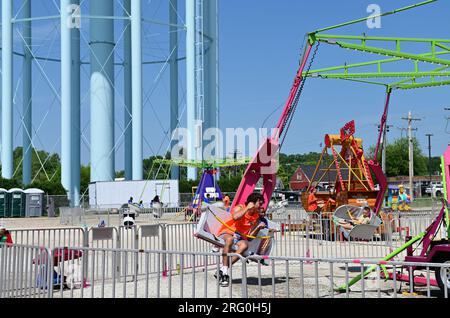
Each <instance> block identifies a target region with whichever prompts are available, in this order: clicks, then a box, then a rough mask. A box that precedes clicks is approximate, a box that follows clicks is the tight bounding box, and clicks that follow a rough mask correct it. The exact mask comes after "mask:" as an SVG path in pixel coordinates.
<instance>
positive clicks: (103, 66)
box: [89, 0, 115, 182]
mask: <svg viewBox="0 0 450 318" xmlns="http://www.w3.org/2000/svg"><path fill="white" fill-rule="evenodd" d="M89 6H90V15H91V16H97V17H98V16H108V17H112V16H113V15H114V1H111V0H95V1H89ZM90 37H91V39H90V40H91V41H90V47H91V182H95V181H113V180H114V179H115V164H114V154H115V152H114V123H115V122H114V88H113V87H114V86H113V85H114V52H113V51H114V45H115V43H114V20H113V19H98V18H95V19H91V20H90Z"/></svg>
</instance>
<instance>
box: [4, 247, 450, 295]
mask: <svg viewBox="0 0 450 318" xmlns="http://www.w3.org/2000/svg"><path fill="white" fill-rule="evenodd" d="M140 255H142V257H140ZM233 256H237V257H238V258H239V261H238V262H237V263H236V264H235V265H234V266H233V267H231V268H230V272H229V275H230V285H229V286H228V287H226V288H223V287H220V285H219V281H218V280H217V279H216V278H215V277H214V274H215V273H217V272H218V271H219V268H220V264H221V261H222V256H221V255H220V254H210V253H200V252H183V251H161V250H133V249H106V248H86V247H56V248H54V249H52V250H49V249H46V248H40V247H33V246H23V245H12V246H6V245H2V246H1V247H0V297H4V298H5V297H9V298H12V297H41V298H42V297H54V298H99V297H100V298H121V297H123V298H133V297H134V298H196V297H202V298H207V297H214V298H224V297H230V298H275V297H281V298H292V297H295V298H319V297H322V298H323V297H325V298H397V297H418V298H430V297H444V298H448V297H449V295H448V288H445V289H444V290H443V293H441V292H440V291H439V289H438V287H436V286H434V285H436V282H435V281H434V279H435V274H434V272H440V271H441V270H442V271H447V273H446V275H445V274H444V275H443V276H445V277H448V275H449V273H450V264H448V263H446V264H430V263H406V262H378V261H375V260H367V259H340V258H306V257H275V256H271V257H260V256H251V257H248V258H243V257H242V256H240V255H236V254H229V255H228V257H233ZM208 258H215V265H208V264H207V262H206V261H203V262H198V261H197V259H208ZM86 260H88V261H86ZM118 260H122V266H124V268H125V272H130V273H131V274H130V276H131V277H133V279H132V280H129V279H123V276H122V275H121V273H120V272H118V271H117V270H116V265H117V261H118ZM124 260H126V261H124ZM133 260H134V263H133ZM164 260H166V262H164ZM260 260H264V261H265V264H266V265H267V266H264V265H263V264H262V263H261V262H260ZM188 261H189V262H190V264H192V265H193V266H191V267H189V268H186V266H185V264H186V263H187V262H188ZM178 262H179V263H178ZM136 263H138V264H139V268H138V267H136V266H134V264H136ZM108 264H112V265H111V266H109V265H108ZM199 264H201V265H199ZM372 265H374V271H373V272H371V273H369V274H367V275H366V277H365V279H361V280H359V281H353V280H354V279H355V278H356V277H357V276H358V275H360V274H362V273H364V272H365V271H366V269H367V268H368V266H372ZM417 267H421V268H422V269H417ZM129 268H131V270H129ZM384 268H385V269H386V270H387V271H389V272H391V273H396V274H395V275H393V274H392V275H390V276H389V277H390V278H391V279H390V280H385V279H384V278H385V276H383V275H384V274H383V273H384ZM412 268H416V270H415V274H417V275H420V276H418V277H419V278H421V280H422V282H421V283H420V284H419V283H416V284H415V285H414V284H412V278H411V280H410V281H409V285H408V284H405V283H403V282H400V279H398V277H400V276H398V275H399V274H401V273H402V272H403V274H405V273H407V272H408V271H409V270H411V269H412ZM351 282H353V283H354V284H353V285H351V286H349V283H351ZM446 283H447V284H448V282H446ZM346 286H347V287H346ZM404 293H406V294H404Z"/></svg>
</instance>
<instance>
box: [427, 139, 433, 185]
mask: <svg viewBox="0 0 450 318" xmlns="http://www.w3.org/2000/svg"><path fill="white" fill-rule="evenodd" d="M426 136H427V137H428V172H429V173H430V189H431V175H432V171H431V137H433V134H426Z"/></svg>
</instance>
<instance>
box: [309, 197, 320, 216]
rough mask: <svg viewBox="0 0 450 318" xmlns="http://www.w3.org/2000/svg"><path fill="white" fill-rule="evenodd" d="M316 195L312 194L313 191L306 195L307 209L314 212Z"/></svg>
mask: <svg viewBox="0 0 450 318" xmlns="http://www.w3.org/2000/svg"><path fill="white" fill-rule="evenodd" d="M317 207H318V206H317V197H316V196H315V195H314V193H310V194H309V195H308V211H309V212H314V211H316V210H317Z"/></svg>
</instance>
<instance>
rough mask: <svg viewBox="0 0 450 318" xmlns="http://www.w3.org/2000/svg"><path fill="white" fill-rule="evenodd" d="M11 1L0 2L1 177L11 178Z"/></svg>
mask: <svg viewBox="0 0 450 318" xmlns="http://www.w3.org/2000/svg"><path fill="white" fill-rule="evenodd" d="M12 8H13V3H12V0H2V149H1V152H2V177H3V178H5V179H11V178H12V176H13V87H12V83H13V28H12V23H11V19H12Z"/></svg>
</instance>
